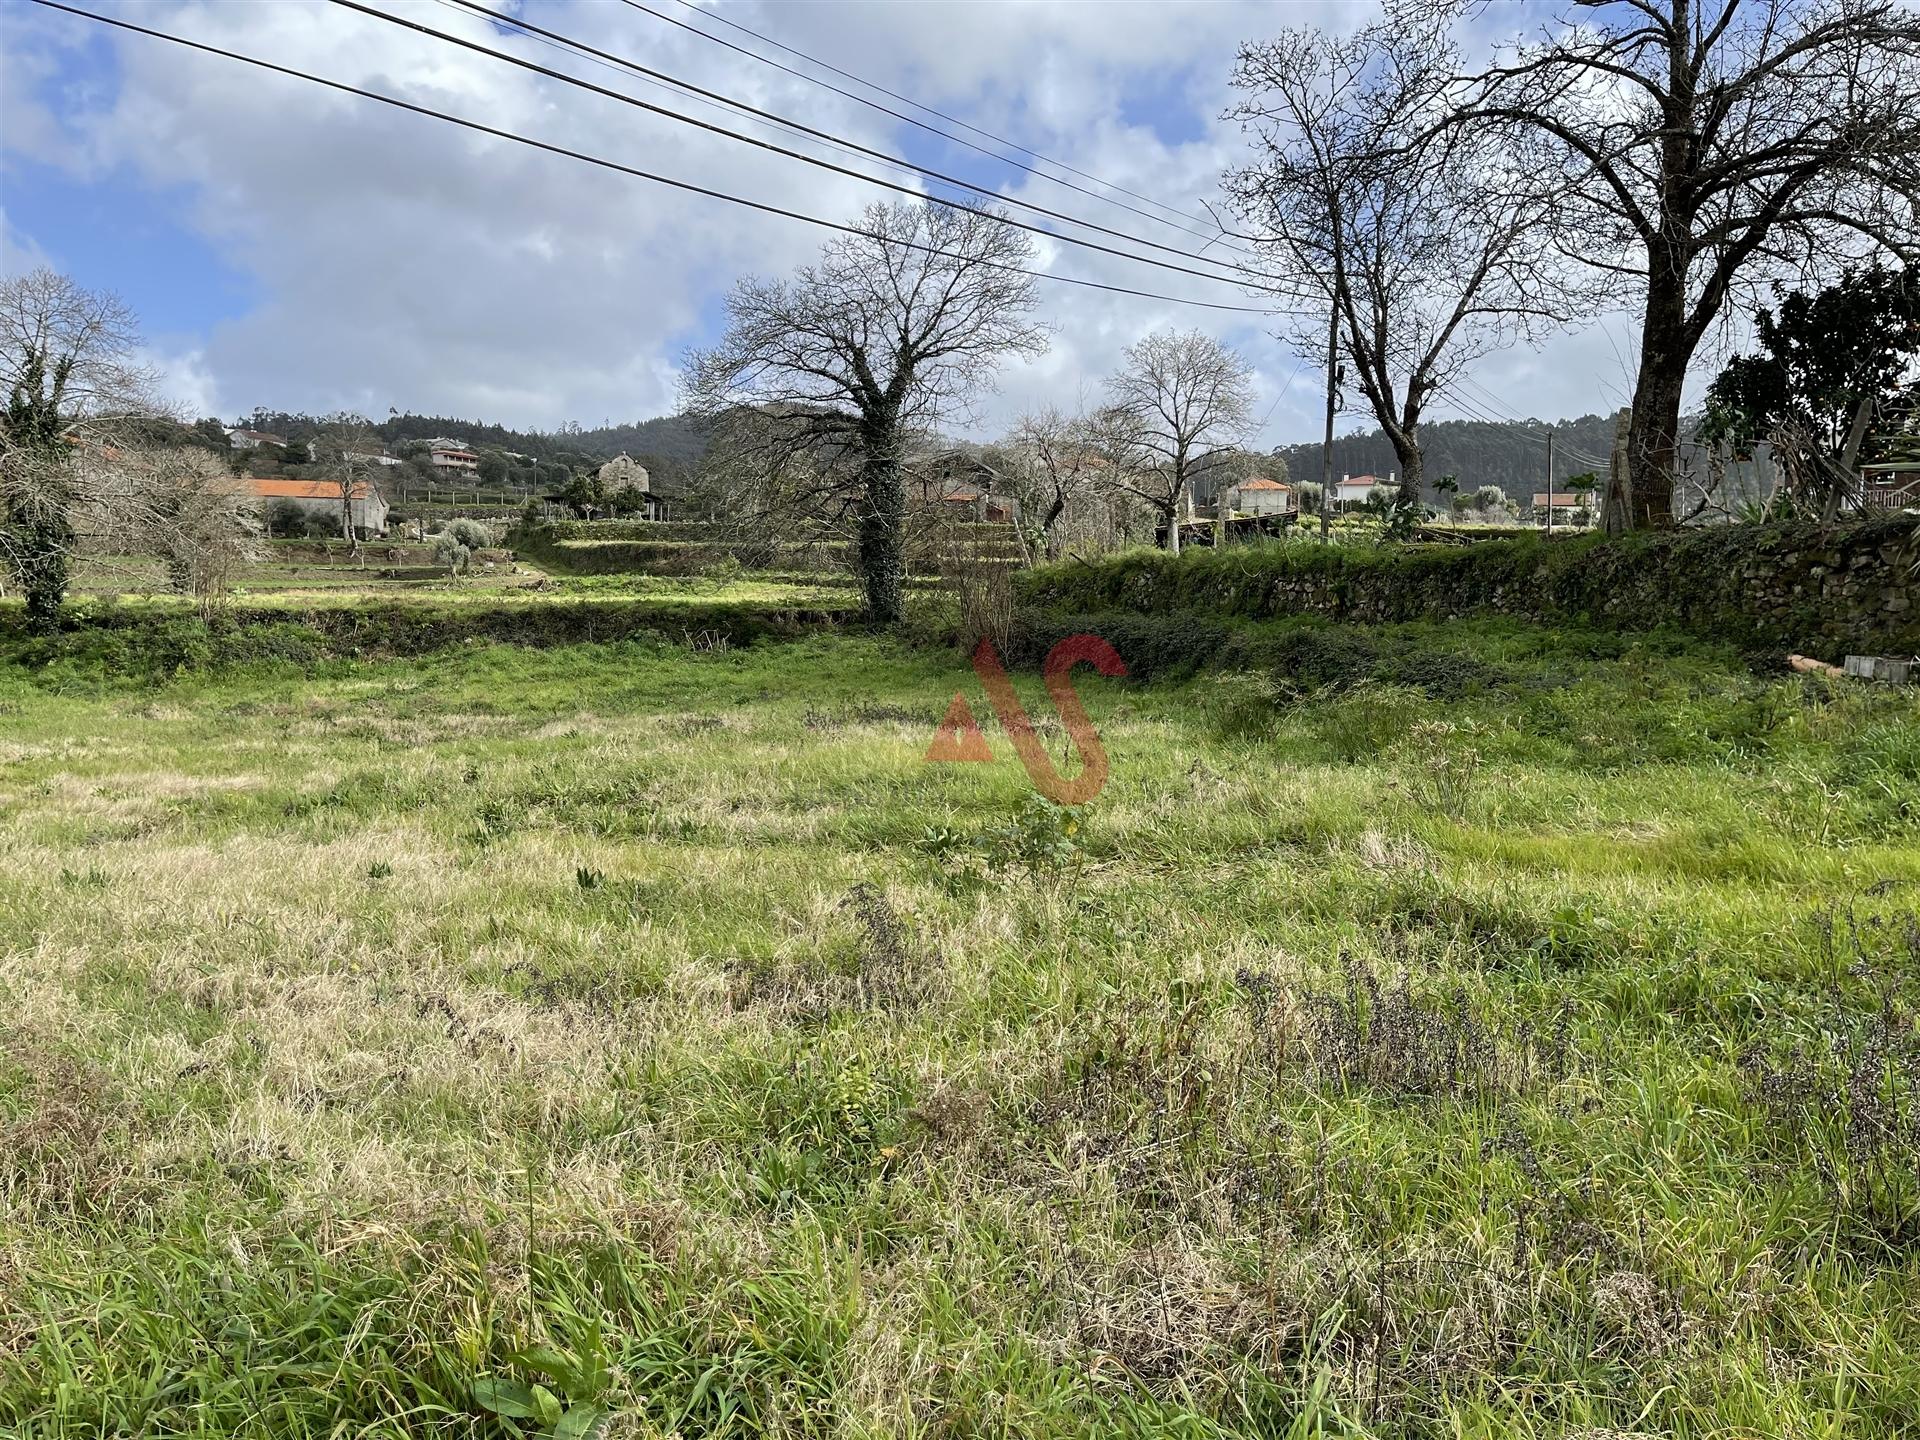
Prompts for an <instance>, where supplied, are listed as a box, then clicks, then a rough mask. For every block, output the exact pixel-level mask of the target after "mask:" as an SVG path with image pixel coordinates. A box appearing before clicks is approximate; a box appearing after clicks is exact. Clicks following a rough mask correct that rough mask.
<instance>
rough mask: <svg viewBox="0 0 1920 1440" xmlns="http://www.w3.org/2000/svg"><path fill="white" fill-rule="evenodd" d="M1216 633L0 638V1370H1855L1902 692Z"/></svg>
mask: <svg viewBox="0 0 1920 1440" xmlns="http://www.w3.org/2000/svg"><path fill="white" fill-rule="evenodd" d="M573 583H576V584H579V585H582V586H586V587H588V588H589V590H590V589H591V586H592V583H593V582H585V581H583V582H573ZM622 593H623V594H626V595H629V596H630V595H631V593H632V592H631V591H623V592H622ZM663 593H665V592H663ZM682 593H686V594H689V595H691V594H693V592H692V591H691V590H688V589H687V588H686V587H685V585H684V582H683V586H682ZM727 593H729V594H732V593H733V592H727ZM582 598H585V593H584V592H583V596H582ZM735 598H739V597H738V596H737V595H736V596H735ZM436 603H437V602H436ZM663 603H665V602H664V601H663ZM1258 638H1259V639H1260V644H1258V645H1250V646H1248V647H1246V648H1243V650H1242V651H1240V652H1238V653H1241V654H1243V655H1257V656H1259V657H1262V658H1261V668H1259V669H1255V670H1251V671H1243V672H1241V673H1235V674H1231V675H1228V676H1224V677H1223V676H1216V675H1212V674H1202V675H1197V676H1193V677H1192V678H1188V679H1181V680H1174V679H1163V680H1157V681H1156V682H1155V683H1153V684H1149V685H1137V684H1127V683H1116V682H1108V681H1104V680H1099V679H1097V678H1091V677H1089V672H1086V671H1085V670H1082V671H1081V672H1079V673H1080V674H1081V676H1082V677H1085V678H1082V679H1081V680H1080V684H1079V688H1080V690H1081V693H1082V694H1083V695H1084V696H1085V697H1086V699H1087V703H1088V707H1089V709H1090V711H1091V712H1092V714H1093V716H1094V718H1095V720H1096V722H1097V724H1098V726H1099V729H1100V733H1101V735H1102V737H1103V739H1104V743H1105V745H1106V748H1107V750H1108V753H1109V755H1110V757H1111V761H1112V780H1111V782H1110V783H1109V784H1108V786H1107V788H1106V789H1105V791H1104V792H1103V793H1102V794H1101V795H1100V796H1099V798H1098V799H1097V800H1096V801H1095V802H1093V803H1092V804H1091V805H1090V806H1088V807H1085V809H1084V810H1083V811H1082V812H1079V813H1078V814H1077V815H1075V816H1067V815H1065V814H1063V813H1061V812H1057V811H1054V810H1051V809H1050V808H1048V807H1046V806H1044V805H1041V804H1039V803H1038V802H1036V801H1035V799H1034V797H1033V792H1032V787H1031V785H1030V784H1029V783H1028V781H1027V778H1026V776H1025V774H1024V772H1023V771H1022V769H1021V768H1020V766H1019V764H1018V763H1017V762H1016V761H1015V760H1014V759H1013V758H1012V756H1011V751H1010V747H1009V745H1008V744H1007V743H1006V741H1005V738H1004V736H1003V735H1002V734H1001V733H1000V731H999V729H998V727H997V726H995V725H993V724H992V723H991V721H990V719H989V718H988V717H989V715H990V710H989V707H988V705H987V703H986V701H985V699H984V697H983V696H982V695H981V693H980V691H979V687H978V686H977V684H976V683H975V681H974V679H973V676H972V672H971V670H970V669H968V668H967V667H966V666H965V665H964V664H963V662H961V661H960V660H959V659H958V658H957V657H955V656H953V655H952V654H950V653H948V652H944V651H934V650H916V649H911V648H908V647H905V646H903V645H901V644H898V643H896V642H893V641H889V640H884V639H880V638H875V637H873V636H868V635H860V634H851V633H829V634H819V635H814V636H810V637H806V638H800V639H791V640H784V641H781V640H766V641H760V642H756V643H755V644H753V645H752V646H751V647H749V648H745V649H733V650H727V651H721V652H702V651H700V650H698V649H695V648H690V647H688V646H687V645H685V644H675V643H672V642H671V641H669V640H668V639H666V638H663V637H662V636H661V635H657V634H648V635H636V636H634V637H632V638H629V639H624V640H620V641H617V642H613V643H606V644H577V645H569V646H565V647H562V648H555V649H546V650H535V649H526V648H519V647H516V646H509V645H457V646H454V647H452V648H446V649H441V650H438V651H434V652H432V653H427V654H423V655H420V656H416V657H414V658H412V659H408V660H392V661H381V662H370V663H350V662H346V661H343V660H340V659H337V658H336V659H322V658H312V659H309V660H306V661H303V662H294V661H289V660H282V661H279V662H276V663H271V664H266V663H263V664H254V665H244V664H243V665H234V664H228V665H225V666H222V667H219V668H207V667H206V666H203V665H191V664H190V665H186V666H184V667H181V668H179V669H177V670H175V671H171V672H170V673H169V674H167V675H165V676H161V677H159V678H155V677H153V676H151V675H143V676H141V677H139V678H131V677H122V676H119V675H117V674H115V673H109V672H106V671H100V672H98V673H94V674H91V675H87V674H84V673H82V671H81V670H80V669H79V668H77V667H80V666H82V665H83V664H85V663H89V662H87V661H86V659H85V657H86V656H87V655H90V654H92V653H93V652H91V651H85V650H81V651H78V652H76V655H77V657H78V658H74V659H71V660H69V661H68V662H65V663H66V665H67V668H66V669H64V670H61V669H59V668H58V667H56V668H55V669H53V670H38V669H30V668H23V667H21V666H19V665H17V664H10V663H9V664H0V762H3V763H0V993H3V994H4V995H5V996H6V997H7V1005H6V1008H5V1011H4V1013H0V1176H4V1196H5V1210H4V1213H3V1214H0V1429H3V1430H5V1432H6V1433H8V1434H21V1435H32V1436H55V1435H58V1436H83V1435H84V1436H96V1435H108V1434H165V1435H185V1434H193V1435H229V1434H233V1435H257V1436H286V1435H306V1434H316V1435H318V1434H325V1435H340V1436H348V1435H351V1436H362V1435H365V1436H398V1435H436V1436H439V1435H474V1436H499V1435H507V1434H513V1433H523V1434H533V1433H536V1432H537V1431H539V1430H540V1429H541V1427H542V1425H543V1423H545V1421H543V1420H541V1419H537V1418H536V1419H513V1418H512V1417H511V1416H510V1415H509V1416H507V1417H504V1418H503V1417H502V1416H501V1415H500V1414H498V1413H496V1411H497V1410H499V1409H505V1410H507V1411H513V1410H515V1409H521V1410H523V1411H526V1412H529V1413H533V1412H538V1411H540V1410H541V1409H542V1408H543V1407H544V1409H545V1419H546V1421H550V1420H552V1418H553V1417H554V1415H556V1414H561V1413H564V1415H565V1416H566V1417H571V1418H566V1419H563V1421H562V1424H563V1425H566V1424H574V1425H580V1424H584V1422H585V1421H586V1420H587V1419H588V1418H590V1417H596V1416H603V1415H604V1417H605V1418H606V1421H607V1425H606V1430H605V1433H607V1434H610V1435H628V1436H666V1435H670V1434H678V1435H680V1436H682V1437H694V1436H722V1435H739V1436H749V1435H768V1436H815V1435H818V1436H829V1435H831V1436H883V1435H885V1436H893V1435H913V1436H935V1435H939V1436H957V1435H995V1436H1080V1435H1084V1436H1109V1435H1135V1436H1154V1437H1212V1436H1226V1435H1236V1436H1275V1435H1296V1436H1305V1435H1354V1436H1361V1435H1366V1436H1382V1437H1387V1436H1393V1437H1399V1436H1420V1437H1427V1436H1433V1437H1442V1436H1444V1437H1469V1436H1473V1437H1489V1440H1491V1437H1496V1436H1499V1437H1505V1436H1514V1435H1520V1436H1541V1437H1547V1436H1553V1437H1563V1436H1564V1437H1574V1436H1581V1437H1586V1440H1602V1437H1606V1436H1610V1435H1613V1434H1631V1435H1659V1436H1671V1437H1696V1436H1699V1437H1704V1436H1716V1437H1720V1436H1742V1437H1746V1436H1781V1437H1786V1436H1795V1437H1799V1436H1832V1437H1836V1440H1838V1437H1843V1436H1846V1437H1850V1436H1856V1435H1861V1436H1879V1435H1884V1436H1895V1435H1899V1434H1902V1433H1903V1432H1908V1431H1910V1429H1911V1426H1912V1424H1913V1421H1914V1417H1915V1416H1916V1414H1920V1358H1916V1357H1920V1218H1917V1217H1916V1210H1917V1209H1920V1168H1917V1166H1916V1158H1915V1157H1916V1155H1920V1134H1913V1133H1911V1132H1910V1131H1908V1132H1902V1133H1901V1134H1900V1135H1898V1136H1896V1135H1894V1134H1892V1133H1891V1131H1889V1132H1887V1133H1882V1131H1881V1130H1879V1129H1876V1126H1877V1125H1878V1124H1879V1123H1880V1121H1881V1120H1883V1119H1885V1118H1886V1115H1887V1113H1888V1112H1889V1111H1890V1110H1891V1112H1892V1113H1893V1115H1894V1118H1895V1119H1896V1120H1898V1121H1899V1123H1901V1124H1905V1125H1909V1126H1911V1125H1912V1124H1913V1122H1914V1116H1915V1114H1916V1106H1917V1105H1920V1097H1916V1096H1915V1094H1914V1093H1913V1088H1912V1087H1913V1086H1914V1085H1915V1083H1916V1080H1917V1079H1920V1060H1916V1059H1915V1057H1914V1054H1913V1048H1914V1046H1915V1045H1916V1043H1917V1042H1916V1040H1915V1032H1914V1014H1915V1006H1916V1002H1917V1001H1920V929H1917V928H1916V927H1920V920H1916V918H1915V917H1916V914H1917V913H1920V698H1916V697H1915V696H1914V695H1912V694H1908V695H1900V694H1897V693H1895V692H1892V691H1887V690H1875V689H1870V688H1866V687H1860V686H1855V685H1852V684H1833V685H1829V684H1827V683H1825V682H1819V681H1813V680H1808V679H1776V678H1760V677H1756V676H1754V675H1752V674H1751V673H1749V672H1748V671H1747V670H1746V669H1745V668H1744V667H1743V666H1741V665H1740V664H1739V662H1738V661H1737V659H1736V658H1735V657H1734V656H1733V655H1732V654H1731V653H1730V652H1728V651H1725V650H1722V649H1717V648H1713V647H1709V646H1703V645H1699V644H1695V643H1693V642H1687V641H1682V640H1676V639H1673V638H1672V637H1666V638H1662V639H1660V640H1658V641H1651V640H1645V639H1642V638H1639V637H1632V636H1620V635H1608V636H1593V635H1587V634H1583V633H1581V632H1549V631H1540V630H1535V629H1530V628H1528V627H1525V626H1520V625H1514V624H1499V623H1491V622H1489V623H1470V624H1456V625H1452V626H1445V627H1441V626H1405V627H1391V628H1388V627H1382V628H1377V629H1373V630H1365V631H1362V630H1357V629H1345V628H1341V627H1334V626H1325V625H1320V626H1313V625H1308V626H1301V625H1293V626H1278V627H1271V628H1270V629H1269V630H1267V631H1262V632H1260V636H1259V637H1258ZM1143 643H1144V642H1143ZM1122 648H1123V653H1125V647H1124V646H1123V647H1122ZM103 653H107V652H103ZM114 653H117V652H114ZM1469 661H1471V662H1472V663H1471V664H1469V663H1467V662H1469ZM1155 668H1157V669H1160V670H1162V671H1163V673H1166V674H1173V673H1175V672H1174V670H1173V668H1172V667H1170V666H1169V667H1155ZM1019 685H1020V689H1021V692H1022V694H1023V695H1024V696H1025V697H1026V703H1027V705H1028V707H1029V710H1030V712H1031V713H1032V715H1033V716H1034V718H1035V721H1036V724H1037V725H1038V726H1039V729H1040V733H1041V736H1042V739H1043V741H1044V742H1045V744H1046V745H1047V747H1048V749H1049V751H1050V752H1051V753H1052V754H1053V755H1054V756H1055V757H1056V759H1057V760H1058V762H1059V763H1061V764H1062V765H1063V766H1064V765H1065V764H1066V763H1067V757H1068V756H1070V754H1071V745H1070V742H1069V741H1068V739H1067V737H1066V736H1065V735H1064V734H1063V733H1062V732H1061V730H1060V727H1059V725H1058V722H1057V720H1055V719H1054V716H1053V711H1052V709H1051V707H1050V705H1049V704H1048V702H1047V700H1046V697H1045V692H1044V691H1043V690H1042V688H1041V687H1040V685H1039V684H1038V682H1037V680H1035V679H1030V678H1023V679H1021V680H1020V681H1019ZM955 691H960V692H962V693H964V694H965V695H966V696H967V697H968V698H969V701H970V703H971V704H972V706H973V708H974V711H975V713H976V714H977V715H978V716H980V717H981V718H982V721H983V723H985V724H986V725H987V729H988V734H989V737H990V740H991V742H992V744H993V747H994V750H995V753H996V760H997V763H995V764H992V765H946V766H939V765H928V764H924V763H922V760H921V755H922V752H923V750H924V749H925V747H926V745H927V743H928V741H929V739H930V738H931V736H932V731H933V728H934V726H935V724H936V723H937V722H938V720H939V718H940V716H941V715H942V714H943V713H944V712H945V710H946V708H947V705H948V703H949V701H950V700H951V698H952V696H953V694H954V692H955ZM1403 977H1404V978H1403ZM1876 1026H1877V1027H1878V1028H1877V1029H1876ZM1848 1044H1856V1045H1858V1046H1862V1047H1864V1049H1863V1050H1861V1051H1860V1053H1861V1054H1864V1055H1866V1057H1867V1061H1868V1063H1864V1064H1862V1065H1859V1066H1856V1067H1855V1070H1856V1072H1857V1073H1855V1074H1854V1075H1853V1076H1852V1077H1851V1079H1852V1081H1853V1083H1852V1085H1851V1086H1849V1084H1848V1083H1847V1081H1848V1080H1849V1075H1848V1073H1847V1071H1846V1068H1845V1066H1844V1064H1843V1058H1844V1055H1845V1053H1847V1052H1846V1046H1847V1045H1848ZM1836 1045H1838V1046H1839V1047H1840V1048H1839V1049H1838V1050H1836V1048H1835V1047H1836ZM1876 1047H1877V1048H1876ZM1796 1051H1797V1052H1798V1058H1797V1059H1796V1058H1795V1056H1796ZM1856 1058H1857V1056H1856ZM1876 1065H1877V1066H1878V1069H1875V1066H1876ZM494 1380H498V1381H500V1382H501V1385H500V1386H499V1387H498V1388H496V1387H495V1386H494V1385H493V1381H494ZM535 1385H539V1386H541V1387H542V1389H541V1391H540V1392H538V1393H536V1392H535V1391H534V1389H533V1388H532V1387H533V1386H535ZM489 1403H490V1404H492V1405H493V1406H494V1407H495V1409H494V1410H490V1409H489V1408H488V1404H489ZM515 1427H517V1429H516V1428H515ZM561 1433H565V1430H564V1429H563V1430H562V1431H561Z"/></svg>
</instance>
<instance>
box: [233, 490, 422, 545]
mask: <svg viewBox="0 0 1920 1440" xmlns="http://www.w3.org/2000/svg"><path fill="white" fill-rule="evenodd" d="M340 483H341V482H340V481H338V480H294V479H289V478H287V477H285V476H280V475H274V476H268V477H255V478H252V479H249V480H248V481H247V482H246V485H247V488H248V490H249V491H250V492H251V493H252V495H253V497H254V500H255V501H256V502H257V503H258V504H259V507H260V509H261V510H263V511H265V510H268V509H270V508H272V507H273V506H275V505H278V504H280V503H281V502H283V501H284V502H287V503H289V504H293V505H297V506H299V507H300V509H301V510H303V511H305V512H306V513H307V514H309V515H325V516H326V517H327V518H329V519H330V520H333V521H334V522H336V523H337V522H338V521H339V518H340ZM352 486H353V491H352V497H351V499H350V500H349V501H348V505H349V507H350V511H351V514H352V516H353V528H354V529H355V530H357V531H359V532H360V534H361V535H363V536H370V535H384V534H386V533H387V502H386V499H385V497H384V496H382V495H381V493H380V491H379V489H378V488H377V487H375V486H374V485H372V484H370V483H369V482H367V481H365V480H355V481H353V482H352Z"/></svg>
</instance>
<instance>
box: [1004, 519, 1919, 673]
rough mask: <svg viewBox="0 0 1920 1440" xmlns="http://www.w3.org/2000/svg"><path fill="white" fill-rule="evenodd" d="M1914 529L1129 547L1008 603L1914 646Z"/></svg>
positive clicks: (1792, 528)
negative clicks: (1476, 620) (1507, 621)
mask: <svg viewBox="0 0 1920 1440" xmlns="http://www.w3.org/2000/svg"><path fill="white" fill-rule="evenodd" d="M1916 563H1920V525H1917V524H1916V522H1915V521H1914V520H1912V519H1911V518H1907V517H1894V518H1887V519H1878V520H1871V521H1862V522H1857V523H1853V524H1849V525H1844V526H1836V527H1832V528H1828V529H1821V528H1818V527H1814V526H1809V525H1792V524H1770V525H1750V526H1722V527H1716V528H1712V529H1698V530H1694V529H1681V530H1671V531H1663V532H1655V533H1649V534H1635V535H1629V536H1625V537H1623V538H1620V539H1617V540H1609V539H1606V538H1604V537H1601V536H1597V535H1596V536H1583V537H1581V538H1579V539H1575V540H1555V541H1553V542H1548V541H1547V540H1545V539H1544V538H1542V537H1531V538H1522V539H1513V540H1489V541H1485V542H1482V543H1479V544H1475V545H1469V546H1458V545H1418V544H1414V545H1402V546H1382V547H1379V548H1375V549H1359V548H1353V547H1346V546H1320V545H1316V544H1313V543H1311V542H1293V543H1289V544H1282V545H1261V546H1247V547H1243V548H1236V549H1227V550H1219V551H1191V552H1188V553H1187V554H1184V555H1180V556H1177V557H1176V556H1172V555H1168V554H1165V553H1164V552H1160V551H1130V552H1126V553H1124V554H1120V555H1115V556H1111V557H1109V558H1107V559H1105V560H1102V561H1099V562H1095V563H1092V564H1089V563H1086V562H1081V561H1074V562H1069V563H1066V564H1056V565H1049V566H1044V567H1041V568H1039V569H1036V570H1034V571H1031V572H1029V573H1028V574H1026V575H1024V576H1021V577H1019V579H1018V581H1017V582H1016V583H1017V585H1018V588H1019V595H1020V597H1021V600H1022V602H1023V603H1024V604H1025V605H1027V606H1029V607H1035V608H1039V609H1050V610H1056V611H1062V612H1071V613H1082V612H1098V611H1129V612H1133V613H1137V614H1162V615H1165V614H1173V613H1177V612H1182V611H1193V612H1202V613H1206V614H1211V615H1216V616H1233V617H1239V618H1242V619H1266V618H1270V617H1274V616H1282V615H1300V614H1315V615H1324V616H1327V617H1330V618H1333V619H1339V620H1356V621H1362V622H1369V623H1377V622H1394V621H1407V620H1444V619H1448V618H1451V617H1455V616H1460V615H1468V614H1496V615H1511V616H1514V617H1516V618H1521V619H1527V620H1533V621H1540V622H1546V623H1555V624H1557V623H1566V622H1571V623H1576V624H1582V625H1595V626H1600V627H1603V628H1611V629H1632V630H1652V629H1657V628H1661V627H1663V626H1671V627H1673V628H1675V629H1679V630H1683V631H1686V632H1688V633H1691V634H1696V635H1702V636H1708V637H1711V638H1714V639H1719V640H1725V641H1729V642H1732V643H1734V644H1738V645H1743V646H1750V647H1760V648H1769V649H1770V648H1783V649H1790V650H1802V651H1805V652H1807V653H1810V654H1816V655H1824V656H1836V655H1839V654H1843V653H1847V652H1849V651H1851V652H1860V653H1875V654H1910V653H1916V652H1920V574H1916V573H1915V572H1914V570H1913V568H1912V567H1913V566H1914V565H1915V564H1916Z"/></svg>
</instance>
